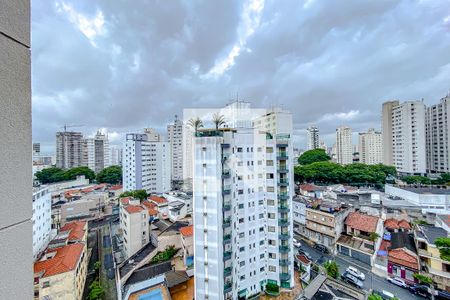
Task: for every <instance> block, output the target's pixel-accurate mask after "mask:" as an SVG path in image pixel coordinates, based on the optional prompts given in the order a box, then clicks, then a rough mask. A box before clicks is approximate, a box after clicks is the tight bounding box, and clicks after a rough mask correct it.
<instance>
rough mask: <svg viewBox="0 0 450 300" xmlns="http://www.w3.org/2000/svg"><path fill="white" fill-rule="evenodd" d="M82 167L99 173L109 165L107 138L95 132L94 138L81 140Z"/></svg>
mask: <svg viewBox="0 0 450 300" xmlns="http://www.w3.org/2000/svg"><path fill="white" fill-rule="evenodd" d="M81 149H82V165H83V166H87V167H89V169H91V170H92V171H94V172H96V173H97V172H100V171H101V170H103V169H104V168H106V167H109V166H110V165H111V160H110V158H111V157H110V155H111V153H110V150H109V141H108V136H107V135H105V134H103V133H101V132H97V134H96V135H95V137H94V138H87V139H83V140H82V146H81Z"/></svg>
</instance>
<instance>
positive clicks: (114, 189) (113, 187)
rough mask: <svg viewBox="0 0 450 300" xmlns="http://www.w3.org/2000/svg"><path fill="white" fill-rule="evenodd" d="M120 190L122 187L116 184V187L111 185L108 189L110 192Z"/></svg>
mask: <svg viewBox="0 0 450 300" xmlns="http://www.w3.org/2000/svg"><path fill="white" fill-rule="evenodd" d="M121 189H122V185H120V184H118V185H113V186H111V187H110V188H109V190H110V191H117V190H121Z"/></svg>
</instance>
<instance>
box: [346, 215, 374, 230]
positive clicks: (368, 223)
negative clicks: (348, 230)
mask: <svg viewBox="0 0 450 300" xmlns="http://www.w3.org/2000/svg"><path fill="white" fill-rule="evenodd" d="M377 223H378V217H374V216H369V215H364V214H361V213H359V212H351V213H350V214H349V215H348V216H347V219H346V220H345V225H347V226H350V227H352V228H354V229H357V230H360V231H364V232H376V230H377Z"/></svg>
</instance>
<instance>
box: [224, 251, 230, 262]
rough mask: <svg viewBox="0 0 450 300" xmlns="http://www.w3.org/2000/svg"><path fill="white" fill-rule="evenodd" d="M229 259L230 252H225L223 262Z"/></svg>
mask: <svg viewBox="0 0 450 300" xmlns="http://www.w3.org/2000/svg"><path fill="white" fill-rule="evenodd" d="M230 258H231V251H225V252H224V253H223V260H224V261H225V260H229V259H230Z"/></svg>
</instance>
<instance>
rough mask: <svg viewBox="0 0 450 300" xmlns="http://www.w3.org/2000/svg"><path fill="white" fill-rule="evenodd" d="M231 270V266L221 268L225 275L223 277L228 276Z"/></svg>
mask: <svg viewBox="0 0 450 300" xmlns="http://www.w3.org/2000/svg"><path fill="white" fill-rule="evenodd" d="M231 271H232V269H231V267H228V268H225V269H223V276H225V277H227V276H230V275H231Z"/></svg>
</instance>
